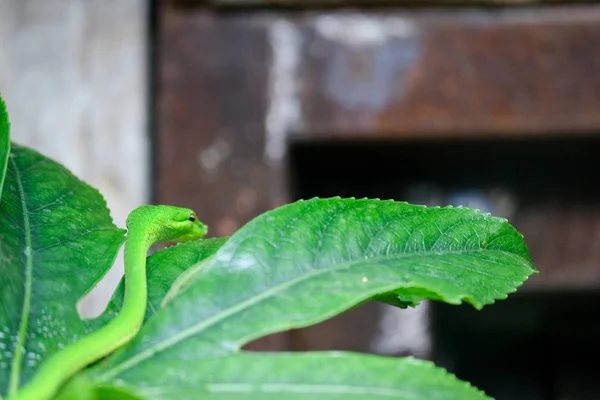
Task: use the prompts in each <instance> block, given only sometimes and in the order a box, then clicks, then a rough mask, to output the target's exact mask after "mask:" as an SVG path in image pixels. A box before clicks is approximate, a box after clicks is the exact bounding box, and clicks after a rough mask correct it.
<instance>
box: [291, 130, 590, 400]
mask: <svg viewBox="0 0 600 400" xmlns="http://www.w3.org/2000/svg"><path fill="white" fill-rule="evenodd" d="M481 137H485V135H482V136H481ZM598 154H600V138H597V137H594V136H592V135H586V136H576V135H569V134H564V135H558V136H554V137H551V138H542V137H541V136H540V137H538V138H534V139H481V140H471V139H469V140H456V139H452V140H433V141H432V140H430V141H427V142H424V141H423V142H421V141H415V140H412V141H388V142H376V143H375V142H367V141H364V142H361V141H338V142H327V141H324V142H310V143H308V142H296V143H293V144H292V145H291V152H290V165H289V167H290V171H291V176H290V182H293V183H294V186H293V188H292V194H293V198H294V199H297V198H310V197H313V196H322V197H327V196H335V195H340V196H354V197H379V198H382V199H383V198H393V199H395V200H407V201H411V202H415V203H425V204H428V205H436V204H437V205H444V204H452V203H453V202H455V203H454V205H458V204H464V202H472V201H474V205H475V206H477V205H482V206H484V207H488V209H489V210H491V211H492V213H496V214H503V213H507V214H508V215H503V216H507V217H508V218H509V221H510V222H511V223H512V224H514V225H515V226H516V227H517V229H519V230H520V231H521V232H522V233H523V234H524V235H525V241H526V242H527V243H528V245H529V247H530V250H531V253H532V257H533V260H534V263H535V264H536V266H537V267H538V269H540V271H541V272H542V273H541V274H540V275H538V276H534V277H533V278H531V279H530V281H529V282H527V283H526V284H525V286H524V287H523V288H521V290H520V291H519V292H518V293H516V294H513V295H511V296H510V297H509V299H507V300H504V301H499V302H497V303H496V304H494V305H492V306H488V307H485V308H484V309H483V310H482V311H480V312H477V311H475V310H474V309H473V308H472V307H470V306H460V307H455V306H448V305H443V304H438V303H436V304H434V305H433V306H432V309H431V310H432V311H431V312H430V322H431V330H432V339H433V348H434V350H433V353H432V355H431V358H432V359H433V360H434V361H436V362H437V363H439V364H440V365H442V366H444V367H446V368H448V369H449V370H451V371H452V372H455V373H456V374H458V376H459V377H460V378H462V379H465V380H467V381H469V382H472V383H473V384H475V385H476V386H478V387H480V388H482V389H484V390H485V391H486V392H488V393H489V394H490V395H492V396H494V397H495V398H496V399H497V400H538V399H539V400H555V399H556V400H558V399H563V398H569V399H573V400H579V399H581V400H583V399H592V398H600V391H599V389H598V388H597V385H594V384H593V383H594V379H595V378H594V377H595V376H598V373H599V372H600V371H599V367H598V365H597V362H596V361H595V360H597V359H598V356H600V350H598V346H597V345H596V338H597V337H598V334H599V333H600V323H599V322H598V319H597V318H593V317H592V316H594V315H598V311H600V291H599V290H598V288H599V287H600V276H599V270H600V268H598V265H600V253H599V252H597V251H596V248H597V247H598V246H597V245H595V243H594V240H595V239H594V237H598V234H597V233H598V232H600V218H598V216H599V215H600V185H598V182H600V168H598ZM496 189H499V190H500V191H501V192H502V193H504V197H505V198H504V200H503V197H502V196H499V198H500V200H498V199H496V198H494V196H496V195H495V194H494V193H495V192H494V190H496ZM490 193H491V194H490ZM496 197H498V196H496ZM506 197H508V198H510V201H509V203H511V206H510V207H504V208H503V207H495V204H494V202H495V201H500V203H501V202H502V201H505V200H506ZM505 202H506V201H505ZM465 205H472V204H465ZM380 312H381V308H380V307H378V306H376V305H375V304H364V305H362V306H360V307H358V308H356V309H354V310H352V311H350V312H348V313H346V314H344V315H342V316H339V317H336V318H333V319H331V320H329V321H326V322H325V323H323V324H319V325H316V326H314V327H310V328H306V329H300V330H296V331H293V332H291V343H293V344H295V346H294V347H295V349H297V350H308V349H313V348H319V349H321V348H323V347H331V348H336V349H344V350H358V351H369V343H370V342H372V339H373V332H374V330H375V329H374V328H376V326H377V325H378V323H379V318H380ZM349 332H352V334H350V333H349ZM324 338H325V339H324ZM578 360H579V361H578ZM565 396H567V397H565Z"/></svg>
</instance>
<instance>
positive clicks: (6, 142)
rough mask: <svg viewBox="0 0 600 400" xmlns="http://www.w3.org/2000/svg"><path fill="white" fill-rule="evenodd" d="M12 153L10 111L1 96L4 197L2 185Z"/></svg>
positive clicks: (0, 169)
mask: <svg viewBox="0 0 600 400" xmlns="http://www.w3.org/2000/svg"><path fill="white" fill-rule="evenodd" d="M9 154H10V123H9V121H8V112H7V111H6V104H4V100H2V96H0V198H2V187H3V184H4V176H5V175H6V165H7V164H8V155H9Z"/></svg>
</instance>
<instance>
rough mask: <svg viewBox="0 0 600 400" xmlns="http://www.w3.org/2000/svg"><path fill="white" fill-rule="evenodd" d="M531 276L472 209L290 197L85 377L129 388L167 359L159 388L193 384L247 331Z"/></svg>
mask: <svg viewBox="0 0 600 400" xmlns="http://www.w3.org/2000/svg"><path fill="white" fill-rule="evenodd" d="M534 272H535V269H534V267H533V265H532V264H531V261H530V258H529V254H528V250H527V247H526V246H525V244H524V242H523V239H522V236H521V235H520V234H519V233H518V232H517V231H516V230H515V229H514V228H513V227H512V226H510V225H509V224H508V223H507V222H506V221H505V220H504V219H500V218H495V217H492V216H490V215H488V214H482V213H479V212H478V211H476V210H472V209H467V208H450V207H448V208H426V207H422V206H414V205H410V204H406V203H399V202H394V201H379V200H368V199H363V200H354V199H339V198H333V199H312V200H309V201H300V202H297V203H294V204H291V205H288V206H284V207H281V208H279V209H276V210H273V211H271V212H268V213H265V214H263V215H262V216H260V217H258V218H256V219H255V220H253V221H251V222H250V223H248V224H247V225H246V226H244V227H243V228H242V229H241V230H239V231H238V232H237V233H236V234H234V235H233V236H232V237H231V238H230V239H229V240H228V241H227V243H225V245H223V247H221V248H220V250H219V251H218V252H217V253H216V254H215V255H214V256H213V257H212V258H211V259H210V261H208V263H207V265H205V266H204V267H203V268H201V269H199V270H198V272H197V273H196V274H195V275H194V277H193V279H192V280H191V281H190V283H189V284H188V285H186V286H185V287H184V288H183V289H182V290H179V291H178V292H177V293H175V296H173V298H172V300H171V301H170V302H168V303H167V304H166V305H164V306H163V308H162V309H161V310H160V311H159V312H158V313H157V314H156V315H155V316H154V317H153V318H151V319H150V320H149V321H148V322H147V323H146V325H145V326H144V327H143V328H142V330H141V331H140V333H139V335H138V336H137V337H136V338H134V339H133V340H132V342H130V344H129V345H127V346H125V347H124V348H123V349H121V350H120V351H118V352H117V353H116V354H115V355H114V356H113V357H112V358H111V359H110V360H108V361H107V362H106V363H104V364H103V365H101V366H99V367H98V368H97V369H96V371H95V376H96V378H95V379H96V380H97V381H98V382H102V384H103V385H104V386H109V385H110V383H111V382H112V383H114V384H117V383H119V384H124V385H128V386H140V385H142V384H143V381H142V380H140V378H139V377H141V376H152V374H158V373H161V372H160V371H163V370H164V365H166V364H167V363H168V364H169V365H170V366H171V368H172V370H171V373H169V376H170V377H171V378H170V379H171V385H173V386H176V385H179V384H184V383H185V385H188V386H189V385H195V386H196V387H197V389H198V390H200V391H202V390H204V389H203V388H205V386H206V385H207V384H208V383H209V380H206V379H207V378H205V377H202V376H196V375H194V378H190V379H191V381H188V380H187V377H189V376H190V375H189V374H188V373H187V372H186V371H189V368H191V365H194V366H195V367H194V368H196V367H197V368H201V367H200V366H203V365H216V364H214V363H218V362H219V360H220V358H221V357H224V356H227V355H230V354H232V353H235V352H238V351H239V349H240V347H241V346H243V345H244V344H246V343H248V342H249V341H251V340H252V339H255V338H258V337H261V336H264V335H266V334H269V333H274V332H278V331H282V330H287V329H290V328H297V327H303V326H307V325H311V324H314V323H317V322H319V321H322V320H324V319H327V318H329V317H331V316H333V315H336V314H338V313H340V312H342V311H344V310H346V309H348V308H350V307H352V306H354V305H356V304H357V303H359V302H362V301H364V300H367V299H369V298H373V297H377V298H379V299H384V300H388V301H389V302H391V303H398V302H399V301H401V302H406V301H409V302H415V301H418V300H419V299H420V298H423V297H428V298H434V299H438V300H442V301H445V302H448V303H452V304H459V303H460V302H461V301H463V300H464V301H467V302H469V303H471V304H473V305H474V306H475V307H476V308H481V307H482V306H483V305H485V304H490V303H492V302H494V300H495V299H503V298H505V297H506V296H507V294H508V293H510V292H513V291H515V290H516V288H517V287H518V286H519V285H521V283H522V282H523V281H524V280H525V279H526V278H527V277H528V276H529V275H531V274H532V273H534ZM404 290H406V292H407V295H404V294H403V291H404ZM382 294H386V295H385V296H381V295H382ZM190 360H193V361H190ZM178 365H180V367H178ZM255 383H256V384H260V382H255ZM401 387H402V382H401V380H400V381H398V388H401ZM157 398H160V397H157Z"/></svg>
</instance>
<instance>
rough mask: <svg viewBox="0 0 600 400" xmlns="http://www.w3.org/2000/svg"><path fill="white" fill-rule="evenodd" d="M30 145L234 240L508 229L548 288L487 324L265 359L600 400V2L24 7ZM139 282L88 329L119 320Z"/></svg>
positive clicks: (12, 24) (98, 1) (295, 346)
mask: <svg viewBox="0 0 600 400" xmlns="http://www.w3.org/2000/svg"><path fill="white" fill-rule="evenodd" d="M0 92H2V94H3V96H4V98H5V100H6V101H7V103H8V107H9V112H10V114H11V119H12V123H13V129H12V135H13V140H14V141H15V142H17V143H20V144H25V145H29V146H31V147H34V148H35V149H37V150H39V151H41V152H43V153H44V154H46V155H49V156H51V157H53V158H55V159H57V160H59V161H60V162H62V163H64V164H65V165H67V167H69V168H70V169H71V170H73V171H74V172H75V173H76V174H77V175H78V176H80V177H82V178H83V179H84V180H86V181H88V182H89V183H91V184H92V185H94V186H96V187H98V188H99V189H100V190H101V192H102V193H104V194H105V196H106V198H107V200H108V203H109V206H110V207H111V209H112V212H113V217H114V218H115V222H116V223H117V224H118V225H120V226H124V221H125V217H126V215H127V213H128V212H129V211H130V210H131V209H132V208H134V207H135V206H137V205H139V204H143V203H148V202H153V203H167V204H175V205H181V206H187V207H192V208H194V209H196V210H197V211H198V214H199V216H201V218H202V219H203V220H205V221H206V222H207V223H208V224H209V226H210V227H211V232H210V235H212V236H223V235H229V234H231V233H233V232H234V231H235V230H237V229H238V228H239V227H241V226H242V225H243V224H244V223H245V222H247V221H248V220H250V219H251V218H253V217H255V216H256V215H258V214H260V213H262V212H264V211H266V210H268V209H271V208H273V207H276V206H279V205H281V204H284V203H287V202H290V201H294V200H296V199H298V198H310V197H313V196H334V195H340V196H353V197H365V196H366V197H378V198H393V199H396V200H406V201H409V202H412V203H418V204H427V205H445V204H453V205H464V206H469V207H476V208H479V209H481V210H483V211H486V212H490V213H492V214H494V215H498V216H502V217H506V218H508V219H509V221H510V222H511V223H513V224H514V225H515V226H516V227H517V228H518V229H519V230H520V231H521V232H522V233H523V234H524V235H525V241H526V242H527V244H528V245H529V247H530V250H531V253H532V257H533V259H534V262H535V264H536V266H537V267H538V269H539V270H540V271H541V274H540V275H538V276H535V277H533V278H531V279H530V280H529V281H528V282H527V283H526V284H525V285H524V286H523V287H522V288H521V290H519V292H518V293H517V294H514V295H512V296H510V298H509V299H508V300H505V301H500V302H498V303H497V304H495V305H494V306H492V307H487V308H485V309H484V310H483V311H481V312H476V311H474V310H473V309H472V307H470V306H464V307H463V306H461V307H450V306H445V305H442V304H437V303H424V304H422V305H420V306H419V307H417V308H415V309H411V310H398V309H395V308H392V307H388V306H385V305H382V304H377V303H367V304H364V305H362V306H359V307H356V308H355V309H353V310H351V311H349V312H347V313H345V314H343V315H341V316H339V317H336V318H334V319H332V320H329V321H326V322H325V323H322V324H319V325H316V326H313V327H310V328H306V329H299V330H294V331H291V332H285V333H281V334H277V335H272V336H269V337H267V338H263V339H261V340H258V341H256V342H254V343H252V344H250V345H249V346H248V348H249V349H254V350H292V351H306V350H322V349H340V350H352V351H361V352H371V353H377V354H386V355H393V356H399V355H414V356H417V357H421V358H427V359H431V360H433V361H435V362H436V363H437V364H438V365H441V366H444V367H446V368H447V369H449V370H450V371H452V372H454V373H456V374H457V375H458V376H459V377H460V378H462V379H466V380H468V381H470V382H472V383H473V384H475V385H476V386H478V387H480V388H481V389H484V390H485V391H486V392H487V393H489V394H490V395H492V396H494V397H496V398H497V399H498V400H521V399H523V400H538V399H539V400H567V399H568V400H579V399H581V400H583V399H585V400H589V399H597V398H600V386H599V385H597V383H596V380H597V376H598V374H599V373H600V366H599V364H598V362H597V360H598V358H599V357H600V346H598V345H597V340H598V337H599V335H600V321H599V319H598V317H597V316H598V315H600V314H599V311H600V291H599V290H598V288H599V287H600V185H599V184H598V182H600V179H599V178H600V168H599V165H598V155H599V154H600V5H595V4H593V3H592V2H581V3H578V2H575V1H565V2H564V3H560V2H556V1H547V2H544V1H534V0H463V1H452V2H451V1H445V0H431V1H418V0H414V1H411V2H408V1H405V0H381V1H377V0H362V1H361V0H348V1H346V0H208V1H202V0H186V1H183V0H179V1H176V0H170V1H168V0H155V1H149V0H0ZM121 273H122V266H121V265H120V264H117V265H116V266H115V268H114V269H113V271H111V273H110V274H109V275H108V277H107V279H106V280H105V281H103V282H102V283H101V285H100V286H99V288H97V290H95V291H94V292H93V293H92V295H91V296H89V297H88V298H86V299H85V301H84V302H83V304H82V306H81V308H82V312H83V313H84V314H87V315H97V314H98V313H99V312H101V311H102V308H103V307H104V304H105V302H106V300H107V299H108V297H109V296H110V294H111V290H112V288H114V286H115V285H116V283H117V282H118V280H119V278H120V274H121Z"/></svg>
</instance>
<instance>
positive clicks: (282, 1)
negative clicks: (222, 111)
mask: <svg viewBox="0 0 600 400" xmlns="http://www.w3.org/2000/svg"><path fill="white" fill-rule="evenodd" d="M168 1H169V2H170V4H172V5H174V6H179V7H201V6H212V7H221V8H228V9H229V8H240V7H241V8H244V9H249V8H253V7H254V8H264V7H279V8H291V9H305V8H316V7H319V8H332V7H348V6H362V7H382V6H389V7H422V6H427V7H431V6H454V7H472V6H487V7H493V6H498V7H506V6H532V5H542V4H576V3H591V2H593V1H592V0H168Z"/></svg>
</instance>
